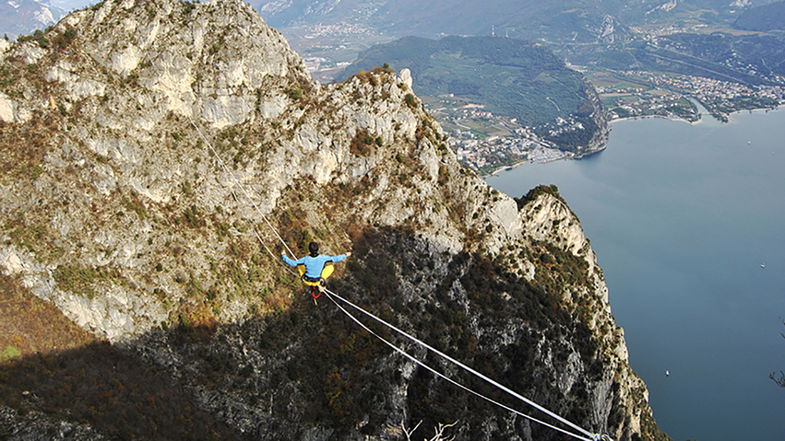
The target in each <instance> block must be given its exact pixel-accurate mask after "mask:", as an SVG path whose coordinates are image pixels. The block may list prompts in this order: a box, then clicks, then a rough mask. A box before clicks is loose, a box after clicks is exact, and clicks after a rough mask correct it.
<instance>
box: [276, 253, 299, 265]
mask: <svg viewBox="0 0 785 441" xmlns="http://www.w3.org/2000/svg"><path fill="white" fill-rule="evenodd" d="M281 259H283V261H284V262H285V263H286V264H287V265H289V266H297V265H302V263H303V259H297V260H294V259H290V258H289V257H288V256H287V255H286V254H283V253H281Z"/></svg>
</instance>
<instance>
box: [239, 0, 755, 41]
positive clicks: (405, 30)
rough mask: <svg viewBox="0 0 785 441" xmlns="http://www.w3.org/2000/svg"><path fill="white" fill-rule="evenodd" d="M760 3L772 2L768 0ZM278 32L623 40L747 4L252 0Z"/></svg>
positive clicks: (728, 18) (710, 0)
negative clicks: (312, 29) (303, 28)
mask: <svg viewBox="0 0 785 441" xmlns="http://www.w3.org/2000/svg"><path fill="white" fill-rule="evenodd" d="M755 3H756V4H762V3H768V2H767V1H766V0H760V1H757V2H755ZM251 4H252V5H254V7H255V8H256V9H257V10H258V11H260V13H261V14H262V16H263V17H264V18H265V20H267V22H268V23H270V24H271V25H272V26H275V27H289V26H296V25H316V24H322V25H326V24H339V23H362V24H365V25H369V26H371V27H372V28H374V29H375V30H377V31H381V32H385V33H387V34H388V35H391V36H405V35H418V36H423V37H436V36H439V35H445V34H447V35H489V34H490V33H491V32H492V31H493V30H494V29H495V30H496V32H497V33H499V35H505V33H509V35H510V36H513V37H518V38H526V39H540V38H544V39H548V40H560V41H570V42H590V41H604V42H611V41H619V40H623V39H626V38H628V37H629V35H630V31H629V30H628V28H627V26H629V25H635V26H638V25H644V24H647V23H657V24H662V25H667V24H677V25H681V24H684V23H685V22H695V23H725V24H730V23H732V22H733V20H734V19H735V17H736V15H735V14H736V13H737V12H738V11H741V10H744V9H745V8H747V7H749V6H750V2H749V1H746V0H736V1H733V0H630V1H622V0H563V1H558V2H551V1H539V0H497V1H494V2H493V3H492V7H489V4H488V3H487V2H485V1H482V0H433V1H429V2H421V1H418V0H395V1H390V0H344V1H336V0H285V1H284V0H252V1H251Z"/></svg>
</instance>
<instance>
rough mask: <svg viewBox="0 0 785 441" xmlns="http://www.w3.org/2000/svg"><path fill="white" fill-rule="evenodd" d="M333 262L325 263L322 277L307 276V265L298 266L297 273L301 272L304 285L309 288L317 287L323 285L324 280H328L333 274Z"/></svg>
mask: <svg viewBox="0 0 785 441" xmlns="http://www.w3.org/2000/svg"><path fill="white" fill-rule="evenodd" d="M333 270H334V268H333V262H332V260H328V261H327V262H325V263H324V268H322V274H321V277H309V276H307V275H305V265H297V271H299V272H300V276H301V278H302V281H303V283H305V284H306V285H308V286H317V285H319V284H320V283H321V281H322V279H326V278H328V277H330V276H331V275H332V273H333Z"/></svg>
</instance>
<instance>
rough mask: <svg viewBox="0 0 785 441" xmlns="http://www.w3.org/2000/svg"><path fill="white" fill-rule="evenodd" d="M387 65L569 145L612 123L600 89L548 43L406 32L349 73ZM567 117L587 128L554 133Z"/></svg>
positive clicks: (423, 85)
mask: <svg viewBox="0 0 785 441" xmlns="http://www.w3.org/2000/svg"><path fill="white" fill-rule="evenodd" d="M384 63H388V64H389V65H390V66H391V67H392V68H393V69H402V68H409V69H411V71H412V76H413V78H414V83H413V88H414V90H415V92H417V94H419V95H424V96H431V97H437V96H440V95H446V94H453V95H455V96H459V97H464V98H468V99H470V100H471V101H472V102H475V103H479V104H483V105H485V106H486V110H488V111H490V112H493V113H494V114H498V115H502V116H506V117H510V118H517V119H518V120H519V121H521V123H522V124H524V125H526V126H530V127H535V128H536V129H537V131H538V132H539V134H540V135H541V136H543V137H544V138H546V139H549V140H551V141H553V142H556V143H557V144H559V145H560V147H562V148H563V149H565V150H575V149H576V148H577V147H578V146H587V145H588V144H589V143H591V142H592V139H593V138H594V137H595V136H597V135H598V133H600V132H602V131H603V128H604V126H605V122H604V120H603V118H602V112H601V111H600V109H599V107H598V105H597V104H596V103H595V100H594V97H595V96H596V95H595V93H594V90H593V88H592V86H591V85H589V84H588V83H587V82H586V81H585V80H584V78H583V76H582V75H581V74H580V73H579V72H576V71H574V70H572V69H569V68H568V67H567V66H566V65H565V64H564V61H562V60H561V59H560V58H558V57H557V56H555V55H554V54H553V53H552V52H551V51H550V50H548V49H547V48H545V47H544V46H542V45H538V44H533V43H530V42H526V41H523V40H515V39H509V38H493V37H446V38H443V39H441V40H429V39H425V38H419V37H406V38H402V39H400V40H396V41H394V42H391V43H388V44H384V45H379V46H375V47H373V48H371V49H369V50H367V51H365V52H363V53H362V54H361V55H360V57H359V59H358V61H357V62H355V63H354V64H352V65H350V66H349V67H347V68H346V70H345V71H344V76H345V77H348V76H350V75H352V74H354V73H356V72H358V71H360V70H369V69H371V68H373V67H374V66H380V65H383V64H384ZM559 118H562V119H565V120H568V119H571V118H572V119H576V120H577V121H579V123H580V124H581V125H582V126H583V130H577V131H570V132H567V133H559V134H549V132H550V131H551V129H552V128H553V126H554V125H555V122H556V120H557V119H559Z"/></svg>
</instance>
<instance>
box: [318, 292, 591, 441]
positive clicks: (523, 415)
mask: <svg viewBox="0 0 785 441" xmlns="http://www.w3.org/2000/svg"><path fill="white" fill-rule="evenodd" d="M325 294H327V298H329V299H330V300H331V301H332V302H333V303H334V304H335V306H337V307H338V308H339V309H340V310H341V311H343V313H344V314H346V315H347V316H348V317H349V318H350V319H352V320H353V321H354V322H355V323H357V324H358V325H359V326H360V327H362V328H363V329H365V330H366V331H367V332H368V333H370V334H371V335H373V336H374V337H376V338H378V339H379V340H381V341H382V342H383V343H384V344H386V345H387V346H389V347H391V348H392V349H394V350H395V351H396V352H398V353H399V354H401V355H403V356H404V357H406V358H408V359H409V360H411V361H413V362H414V363H416V364H417V365H419V366H421V367H423V368H424V369H426V370H428V371H430V372H431V373H433V374H434V375H436V376H438V377H439V378H442V379H444V380H445V381H447V382H449V383H451V384H453V385H455V386H457V387H459V388H461V389H463V390H465V391H466V392H469V393H471V394H472V395H475V396H477V397H479V398H482V399H483V400H485V401H488V402H489V403H492V404H495V405H497V406H499V407H501V408H502V409H505V410H507V411H509V412H512V413H514V414H516V415H519V416H522V417H524V418H526V419H529V420H531V421H534V422H535V423H539V424H542V425H543V426H545V427H548V428H551V429H553V430H556V431H559V432H561V433H563V434H565V435H569V436H571V437H573V438H576V439H579V440H583V441H594V440H596V438H594V437H592V438H586V437H583V436H580V435H577V434H575V433H572V432H570V431H568V430H565V429H562V428H561V427H557V426H554V425H553V424H550V423H547V422H545V421H542V420H539V419H537V418H534V417H532V416H529V415H526V414H525V413H523V412H520V411H518V410H516V409H513V408H511V407H509V406H506V405H504V404H502V403H500V402H498V401H496V400H494V399H492V398H489V397H487V396H485V395H483V394H481V393H479V392H477V391H475V390H474V389H471V388H469V387H468V386H465V385H463V384H462V383H459V382H458V381H456V380H453V379H452V378H450V377H448V376H446V375H445V374H442V373H441V372H439V371H437V370H436V369H434V368H432V367H431V366H429V365H427V364H426V363H425V362H423V361H421V360H420V359H418V358H416V357H414V356H413V355H410V354H409V353H407V352H406V351H404V350H403V349H401V348H399V347H398V346H396V345H394V344H393V343H391V342H389V341H388V340H386V339H385V338H384V337H382V336H380V335H379V334H377V333H376V332H374V331H373V330H371V329H370V328H369V327H368V326H366V325H365V324H364V323H363V322H361V321H360V320H359V319H358V318H357V317H355V316H354V315H352V314H351V313H350V312H349V311H347V310H346V309H345V308H344V307H343V306H341V305H340V304H339V303H338V302H336V301H335V299H334V298H333V295H334V294H331V293H330V291H327V290H325Z"/></svg>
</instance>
